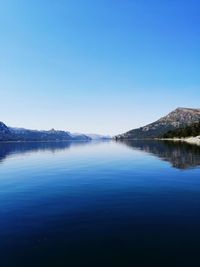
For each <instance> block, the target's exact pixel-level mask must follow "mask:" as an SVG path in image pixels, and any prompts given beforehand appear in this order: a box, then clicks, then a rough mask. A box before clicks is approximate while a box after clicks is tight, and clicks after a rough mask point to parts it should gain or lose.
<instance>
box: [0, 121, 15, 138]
mask: <svg viewBox="0 0 200 267" xmlns="http://www.w3.org/2000/svg"><path fill="white" fill-rule="evenodd" d="M8 139H12V133H11V131H10V130H9V128H8V127H7V126H6V125H5V124H4V123H3V122H0V141H6V140H8Z"/></svg>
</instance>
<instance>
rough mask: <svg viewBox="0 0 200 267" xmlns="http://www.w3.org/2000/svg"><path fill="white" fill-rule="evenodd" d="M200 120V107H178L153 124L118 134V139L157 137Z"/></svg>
mask: <svg viewBox="0 0 200 267" xmlns="http://www.w3.org/2000/svg"><path fill="white" fill-rule="evenodd" d="M199 121H200V109H192V108H177V109H175V110H174V111H172V112H170V113H169V114H168V115H166V116H164V117H162V118H160V119H159V120H157V121H155V122H153V123H151V124H148V125H146V126H144V127H141V128H138V129H134V130H131V131H128V132H127V133H124V134H121V135H118V136H116V139H145V138H157V137H160V136H161V135H163V134H165V133H167V132H168V131H171V130H175V129H178V128H181V127H185V126H187V125H191V124H193V123H196V122H199Z"/></svg>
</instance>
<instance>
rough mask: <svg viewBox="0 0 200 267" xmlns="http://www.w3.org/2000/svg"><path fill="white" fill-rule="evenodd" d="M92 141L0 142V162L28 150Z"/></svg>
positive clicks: (47, 148)
mask: <svg viewBox="0 0 200 267" xmlns="http://www.w3.org/2000/svg"><path fill="white" fill-rule="evenodd" d="M89 142H90V141H80V142H79V141H74V142H70V141H66V142H8V143H6V142H5V143H4V142H2V143H0V163H1V162H2V161H3V160H4V159H6V158H7V157H9V156H10V155H14V154H24V153H28V152H37V151H51V152H56V151H59V150H66V149H69V148H70V147H71V146H80V145H81V146H82V145H86V144H88V143H89Z"/></svg>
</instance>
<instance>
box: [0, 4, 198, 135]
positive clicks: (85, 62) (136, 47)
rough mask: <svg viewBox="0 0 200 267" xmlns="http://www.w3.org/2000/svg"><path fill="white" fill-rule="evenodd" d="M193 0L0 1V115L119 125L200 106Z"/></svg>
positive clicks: (50, 122) (50, 123) (72, 124)
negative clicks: (175, 110)
mask: <svg viewBox="0 0 200 267" xmlns="http://www.w3.org/2000/svg"><path fill="white" fill-rule="evenodd" d="M199 14H200V2H199V1H198V0H190V1H189V0H187V1H186V0H168V1H160V0H115V1H114V0H101V1H98V0H66V1H64V0H55V1H51V0H49V1H47V0H40V1H39V0H34V1H33V0H30V1H25V0H18V1H17V0H16V1H14V0H6V1H1V0H0V121H3V122H4V123H6V124H7V125H9V126H17V127H25V128H30V129H51V128H55V129H62V130H69V131H71V132H83V133H101V134H111V135H113V134H118V133H123V132H125V131H127V130H130V129H133V128H136V127H139V126H142V125H144V124H147V123H150V122H152V121H154V120H156V119H158V118H159V117H161V116H163V115H165V114H166V113H169V112H170V111H171V110H173V109H175V108H176V107H194V108H200V16H199Z"/></svg>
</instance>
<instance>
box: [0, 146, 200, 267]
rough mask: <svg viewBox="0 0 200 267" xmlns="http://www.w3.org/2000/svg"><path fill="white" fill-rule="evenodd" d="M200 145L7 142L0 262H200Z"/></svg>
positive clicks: (2, 149)
mask: <svg viewBox="0 0 200 267" xmlns="http://www.w3.org/2000/svg"><path fill="white" fill-rule="evenodd" d="M199 166H200V148H199V147H196V146H191V145H186V144H179V143H164V142H158V141H157V142H156V141H145V142H144V141H134V142H127V143H116V142H102V143H83V142H80V143H79V142H75V143H7V144H0V266H1V267H4V266H9V267H10V266H11V267H14V266H20V267H23V266H26V267H33V266H34V267H40V266H55V267H60V266H67V267H68V266H69V267H73V266H80V267H82V266H86V267H89V266H93V267H96V266H102V267H107V266H109V267H110V266H120V267H121V266H122V267H124V266H130V267H134V266H136V267H140V266H147V267H149V266H160V267H164V266H167V267H173V266H181V267H182V266H189V267H190V266H191V267H195V266H200V256H199V251H200V168H199Z"/></svg>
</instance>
